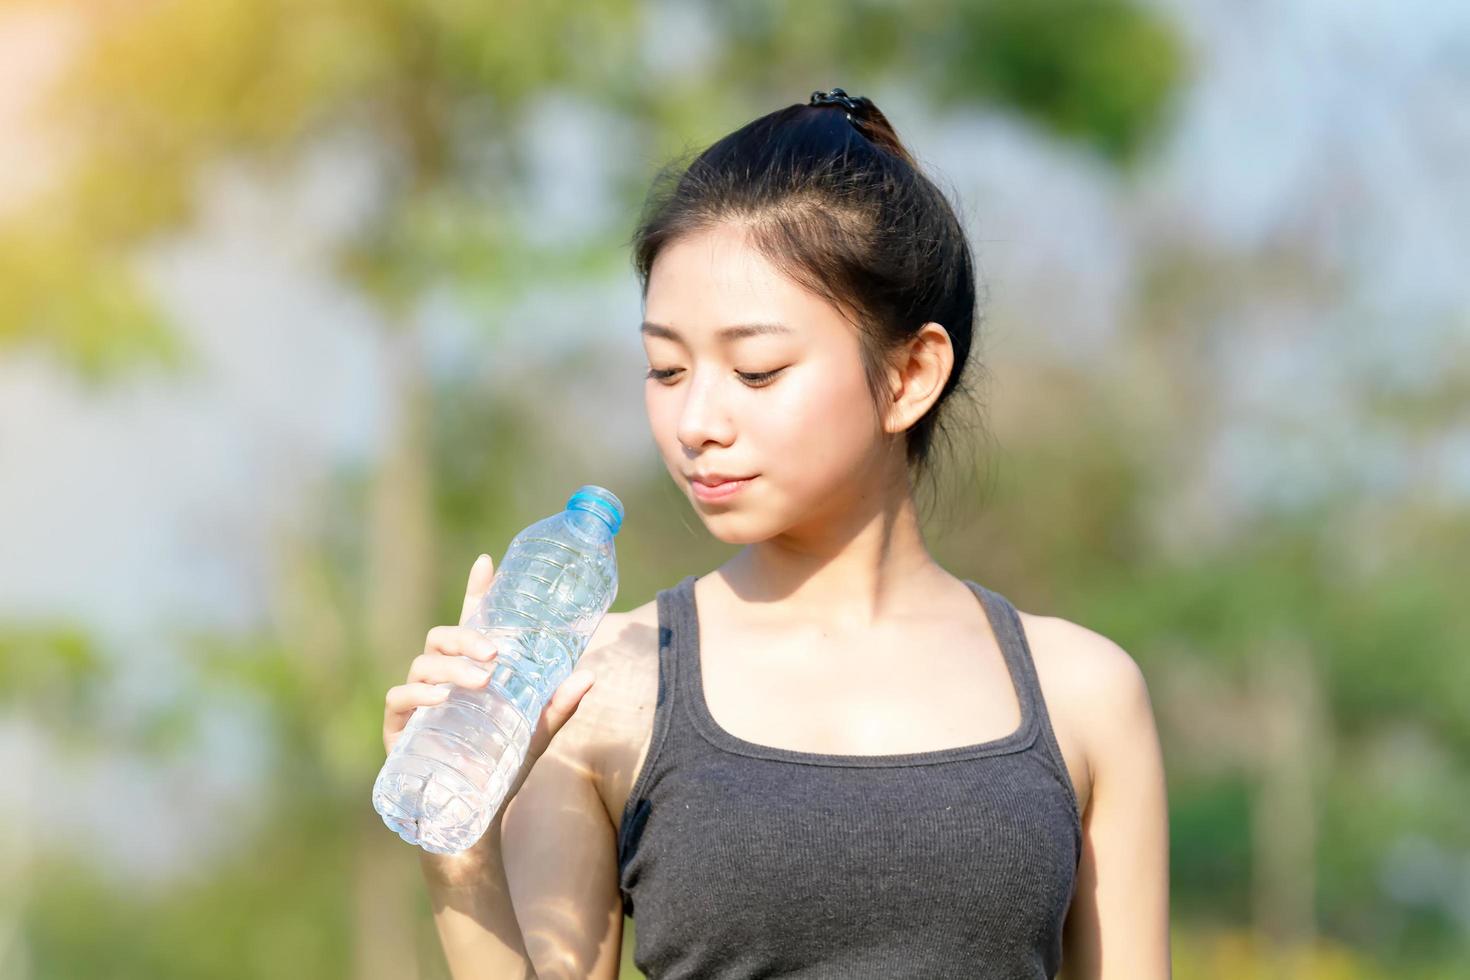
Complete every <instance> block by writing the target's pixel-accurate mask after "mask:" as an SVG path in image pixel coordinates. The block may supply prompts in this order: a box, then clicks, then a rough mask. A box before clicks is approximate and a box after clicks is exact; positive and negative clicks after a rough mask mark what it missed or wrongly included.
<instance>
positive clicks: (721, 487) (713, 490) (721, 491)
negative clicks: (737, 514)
mask: <svg viewBox="0 0 1470 980" xmlns="http://www.w3.org/2000/svg"><path fill="white" fill-rule="evenodd" d="M758 475H759V474H757V476H758ZM754 479H755V477H754V476H748V477H746V478H744V479H743V480H727V481H726V482H724V483H720V484H716V485H715V486H710V485H709V484H707V483H700V482H699V481H698V480H690V481H689V485H690V486H691V487H693V488H694V496H696V497H698V498H699V499H700V500H703V501H706V502H708V501H715V500H724V499H726V498H727V497H733V496H735V494H737V493H739V492H740V491H741V490H743V489H744V488H745V485H746V484H748V483H749V482H750V481H752V480H754Z"/></svg>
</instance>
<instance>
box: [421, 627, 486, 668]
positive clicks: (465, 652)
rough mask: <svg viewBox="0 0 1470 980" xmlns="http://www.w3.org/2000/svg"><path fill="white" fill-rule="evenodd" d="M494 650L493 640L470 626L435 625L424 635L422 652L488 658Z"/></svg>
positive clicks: (479, 658) (477, 658)
mask: <svg viewBox="0 0 1470 980" xmlns="http://www.w3.org/2000/svg"><path fill="white" fill-rule="evenodd" d="M495 650H496V647H495V641H494V640H492V639H490V637H488V636H486V635H485V634H484V633H481V632H480V631H479V630H477V629H474V628H473V627H470V626H435V627H434V628H433V629H431V630H429V633H428V635H427V636H425V637H424V653H442V654H446V655H451V656H460V657H470V658H472V659H475V660H489V659H490V658H492V657H494V656H495Z"/></svg>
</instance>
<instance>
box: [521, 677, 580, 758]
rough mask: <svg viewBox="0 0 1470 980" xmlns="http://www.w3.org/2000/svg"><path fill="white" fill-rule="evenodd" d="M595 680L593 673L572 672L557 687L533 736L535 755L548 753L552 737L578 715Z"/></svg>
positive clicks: (532, 750) (543, 711)
mask: <svg viewBox="0 0 1470 980" xmlns="http://www.w3.org/2000/svg"><path fill="white" fill-rule="evenodd" d="M594 680H596V678H595V677H594V676H593V674H592V671H590V670H587V669H586V668H582V669H579V670H574V671H572V672H571V673H570V674H569V675H567V678H566V680H564V681H562V682H561V683H560V684H559V685H557V688H556V690H555V691H553V692H552V693H551V700H549V701H547V702H546V707H544V708H542V709H541V721H540V724H538V725H537V726H536V734H535V735H534V736H532V740H533V744H532V746H531V752H532V754H533V755H538V756H539V755H540V754H541V753H542V752H544V751H546V746H547V745H549V744H551V737H552V736H553V735H555V734H556V733H557V732H558V731H560V730H561V726H563V725H565V724H566V723H567V720H568V719H569V718H571V717H572V715H573V714H575V713H576V711H577V706H578V705H579V704H581V703H582V698H583V696H584V695H585V694H586V693H587V692H588V691H590V690H591V689H592V683H593V681H594Z"/></svg>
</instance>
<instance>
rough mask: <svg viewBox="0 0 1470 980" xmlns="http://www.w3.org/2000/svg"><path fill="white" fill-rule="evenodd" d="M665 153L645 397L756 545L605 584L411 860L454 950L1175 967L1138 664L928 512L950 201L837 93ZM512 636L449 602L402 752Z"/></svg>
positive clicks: (733, 526)
mask: <svg viewBox="0 0 1470 980" xmlns="http://www.w3.org/2000/svg"><path fill="white" fill-rule="evenodd" d="M664 176H665V178H666V179H662V180H661V181H659V182H656V185H655V192H654V193H653V194H651V195H650V198H649V204H648V206H647V208H646V209H645V213H644V215H643V216H642V221H641V223H640V225H639V228H638V231H637V234H636V235H635V238H634V253H635V263H636V267H637V270H638V274H639V277H640V281H641V284H642V286H643V296H644V317H645V322H644V323H643V325H642V337H643V343H644V345H645V348H646V351H647V355H648V362H649V365H650V371H649V374H648V381H647V383H646V388H645V398H646V404H647V410H648V418H649V423H650V425H651V428H652V432H653V436H654V439H655V441H656V442H657V444H658V448H659V451H660V452H661V453H662V455H663V460H664V464H665V465H666V466H667V467H668V470H669V474H670V475H671V476H672V477H673V479H674V481H675V482H676V483H677V484H678V485H679V487H680V488H681V489H683V490H684V491H685V492H686V493H687V494H688V496H689V499H690V501H691V503H692V505H693V508H694V510H695V511H696V513H698V514H699V516H700V518H701V519H702V520H703V521H704V523H705V526H706V527H708V528H709V530H710V532H711V533H712V534H714V535H715V536H716V537H717V538H719V539H720V540H722V541H727V542H730V543H732V544H739V545H743V548H742V549H741V550H740V551H739V553H738V554H736V555H735V556H734V557H733V558H731V559H730V560H729V561H728V562H726V563H725V564H724V565H722V566H720V567H719V568H717V569H714V570H713V571H711V572H708V573H707V574H704V575H698V576H695V575H690V576H687V577H686V578H684V579H683V580H682V581H680V582H678V583H677V584H675V585H672V586H670V587H668V588H666V589H664V590H662V591H660V592H659V593H658V594H657V596H656V597H655V599H654V600H653V601H652V602H649V603H647V604H645V605H643V606H640V607H639V608H637V609H633V610H630V611H628V612H621V613H609V614H608V615H607V617H606V618H605V619H604V620H603V622H602V624H601V626H600V627H599V629H598V630H597V632H596V633H595V635H594V636H593V637H592V639H591V641H590V643H589V645H588V647H587V650H586V652H585V653H584V655H583V658H582V661H581V663H580V665H579V668H578V670H577V671H576V672H575V673H574V674H573V675H572V676H571V677H569V678H568V679H567V680H566V681H565V682H564V683H563V684H562V686H561V687H560V688H559V689H558V690H557V691H556V693H555V695H554V696H553V698H552V700H551V702H550V704H549V705H548V706H547V708H546V711H545V713H544V714H543V716H542V718H541V722H540V725H539V727H538V730H537V736H536V742H535V744H534V745H533V746H532V748H531V754H530V756H528V758H527V760H526V763H525V766H524V767H523V769H522V771H521V773H520V775H519V776H518V782H517V789H515V790H513V796H512V797H511V799H510V802H509V803H508V804H507V805H506V806H505V807H504V808H503V809H502V811H501V815H500V817H499V818H498V819H497V820H496V822H495V823H494V824H492V825H491V828H490V829H489V830H488V831H487V832H486V834H485V836H484V837H483V838H482V839H481V841H480V843H479V844H478V845H476V847H474V848H472V849H471V850H469V851H467V852H465V853H464V854H461V855H456V856H453V857H444V856H440V855H432V854H428V853H426V852H421V861H422V864H423V869H424V873H425V876H426V879H427V882H428V888H429V893H430V896H431V898H432V901H433V906H434V916H435V921H436V923H437V926H438V930H439V935H440V938H441V940H442V942H443V945H444V950H445V953H446V955H447V958H448V961H449V964H450V966H451V968H452V969H453V971H454V974H455V976H456V977H494V978H503V977H519V976H539V977H594V978H604V980H610V978H613V977H616V976H617V973H618V964H619V959H620V944H621V939H622V929H623V917H624V914H625V912H626V913H627V914H630V915H632V916H633V918H634V925H635V935H636V943H635V950H634V960H635V962H636V963H637V965H638V966H639V967H640V968H641V969H642V970H643V971H644V972H645V973H646V974H647V975H648V976H649V977H650V978H652V980H664V978H676V977H677V978H684V977H696V978H721V977H730V978H736V977H740V978H745V977H777V976H780V977H803V978H817V977H823V978H827V977H830V978H843V980H851V978H861V977H883V978H897V977H926V978H927V977H997V978H1002V977H1003V978H1008V980H1011V978H1021V977H1054V976H1057V975H1061V976H1064V977H1069V978H1083V977H1088V978H1094V977H1103V978H1108V980H1154V978H1161V977H1168V976H1169V975H1170V961H1169V916H1168V829H1167V816H1166V808H1165V788H1164V776H1163V764H1162V759H1161V752H1160V746H1159V743H1158V738H1157V734H1156V730H1155V724H1154V720H1153V716H1152V712H1151V708H1150V704H1149V697H1148V691H1147V688H1146V686H1145V683H1144V679H1143V677H1142V675H1141V674H1140V672H1139V669H1138V667H1137V665H1136V664H1135V663H1134V661H1133V660H1132V658H1131V657H1130V656H1129V655H1128V654H1127V653H1126V652H1124V651H1123V650H1122V649H1120V648H1119V647H1118V646H1117V645H1116V644H1114V643H1113V642H1111V641H1110V640H1108V639H1107V638H1105V637H1103V636H1101V635H1099V634H1097V633H1094V632H1092V631H1090V630H1088V629H1086V628H1084V627H1082V626H1078V625H1075V624H1073V623H1070V622H1067V621H1066V620H1062V619H1058V618H1055V617H1048V616H1041V615H1035V614H1030V613H1023V612H1019V611H1018V610H1017V609H1016V608H1015V607H1014V606H1012V605H1011V603H1010V602H1008V601H1007V600H1006V599H1005V598H1004V597H1003V596H1002V595H1000V594H999V593H997V592H994V591H992V590H990V589H987V588H985V587H983V586H981V585H979V584H977V583H975V582H973V581H970V580H968V579H959V578H956V577H955V576H954V575H951V574H950V573H949V572H947V571H946V570H945V569H944V568H942V567H941V566H940V565H939V564H938V563H937V562H935V560H934V559H933V558H932V557H931V556H930V554H929V551H928V548H927V547H926V545H925V542H924V540H923V537H922V534H921V528H920V521H919V516H918V512H917V509H916V506H915V500H914V492H913V488H914V477H915V475H916V474H919V473H922V472H923V471H924V468H925V466H926V464H927V463H928V462H929V461H930V455H931V450H932V446H933V444H934V436H935V433H936V432H937V431H939V429H938V426H939V424H940V419H941V417H942V410H943V409H944V408H945V406H946V404H947V403H948V402H949V401H950V399H951V398H952V397H953V395H954V393H955V392H956V391H957V390H961V378H962V375H963V374H964V368H965V366H966V364H967V361H968V359H969V354H970V351H971V347H972V340H973V328H974V321H975V318H976V317H975V314H976V311H975V294H976V293H975V281H974V273H973V268H972V262H971V255H970V249H969V246H968V244H967V242H966V240H965V236H964V233H963V231H962V229H961V226H960V224H959V222H958V220H957V219H956V216H955V214H954V211H953V210H952V208H951V207H950V205H949V203H948V202H947V201H946V199H945V197H944V195H943V194H942V193H941V192H940V191H939V190H938V189H937V188H936V186H935V185H934V184H933V183H932V182H931V181H930V180H929V179H928V178H927V177H925V176H924V175H923V174H922V173H921V172H920V170H919V168H918V167H917V166H916V165H915V162H914V160H913V158H912V157H911V156H910V155H909V153H908V152H907V151H906V150H905V149H904V147H903V146H902V144H901V143H900V142H899V140H898V138H897V136H896V135H895V134H894V131H893V129H892V128H891V126H890V125H889V123H888V121H887V119H886V118H885V117H884V116H883V114H882V113H881V112H879V110H878V109H877V108H876V107H875V106H874V105H873V103H872V102H871V101H869V100H868V99H866V98H852V97H849V96H847V95H846V94H845V93H843V92H842V90H841V89H834V90H832V92H831V93H814V94H813V96H812V99H811V101H810V102H809V103H807V104H798V105H793V106H791V107H789V108H785V109H782V110H780V111H777V112H773V113H771V114H770V115H767V116H764V117H762V118H760V119H757V120H756V121H754V122H752V123H750V124H749V125H747V126H745V127H743V128H741V129H739V130H737V131H736V132H734V133H732V134H730V135H729V136H726V137H725V138H723V139H721V140H720V141H718V142H717V143H715V144H714V145H712V146H711V147H709V148H708V149H707V150H705V151H704V152H703V154H702V155H700V156H699V157H698V158H697V159H696V160H695V161H694V162H693V163H692V164H691V165H689V166H688V167H687V168H682V169H677V168H676V169H675V170H672V171H669V172H667V173H666V174H665V175H664ZM492 575H493V570H492V568H491V565H490V561H489V559H488V557H486V556H483V555H482V556H481V557H480V559H479V561H477V562H476V563H475V566H474V567H473V568H472V569H471V572H470V577H469V584H468V588H467V591H466V596H465V610H466V613H468V611H469V610H470V609H472V608H473V607H474V605H475V603H476V602H477V601H478V599H479V597H480V596H481V595H482V594H483V593H484V591H485V590H486V589H487V588H488V586H489V583H490V580H491V577H492ZM461 622H463V620H461ZM494 655H495V651H494V649H493V646H492V645H491V644H490V641H488V640H487V639H485V638H484V637H482V636H481V635H479V634H477V633H475V632H474V631H473V630H471V629H469V628H467V627H464V626H462V625H461V626H458V627H456V626H439V627H436V628H434V629H432V630H430V631H429V633H428V637H427V639H426V643H425V646H424V653H423V654H422V655H421V656H419V657H417V658H416V659H415V660H414V662H413V664H412V665H411V667H410V669H409V672H408V682H407V683H406V684H404V685H401V686H398V687H394V688H393V689H391V690H390V691H389V692H388V696H387V708H386V712H385V720H384V743H385V745H386V746H387V747H389V748H391V746H392V744H393V742H394V741H396V739H397V738H398V736H399V734H400V733H401V731H402V729H403V725H404V723H405V722H406V721H407V718H408V715H409V713H411V712H412V710H413V709H414V708H415V707H417V706H418V705H421V704H429V703H433V702H435V701H437V700H439V699H440V698H442V697H443V690H442V689H440V688H437V687H435V686H434V685H436V684H439V683H442V682H445V681H450V682H453V683H456V684H461V685H464V686H471V687H473V686H479V685H481V684H483V683H484V680H485V674H484V672H483V671H481V670H479V669H478V668H477V667H475V666H474V665H473V663H472V661H474V660H479V661H488V660H491V659H492V658H493V657H494ZM467 658H468V659H467ZM593 678H595V683H594V682H593ZM589 685H590V686H589ZM553 736H555V737H554V738H553ZM1059 971H1061V973H1060V974H1059Z"/></svg>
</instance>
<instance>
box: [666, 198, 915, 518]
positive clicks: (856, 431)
mask: <svg viewBox="0 0 1470 980" xmlns="http://www.w3.org/2000/svg"><path fill="white" fill-rule="evenodd" d="M644 321H645V322H644V325H643V344H644V350H645V352H646V353H647V355H648V365H649V368H650V372H649V378H648V380H647V381H646V382H645V383H644V400H645V402H646V406H647V409H648V420H649V425H650V427H651V429H652V432H653V438H654V441H655V442H656V443H657V444H658V448H659V452H660V453H661V454H662V455H663V458H664V464H665V465H666V466H667V467H668V468H669V473H670V475H671V476H673V478H674V481H675V482H676V483H677V484H678V485H679V486H680V487H681V488H682V489H683V490H684V493H685V494H686V495H687V496H688V497H689V499H690V501H691V502H692V504H693V506H694V509H695V511H696V512H698V513H699V515H700V517H701V518H702V519H703V520H704V522H705V524H706V526H708V527H709V529H710V531H711V533H713V534H714V535H715V536H716V537H717V538H719V539H720V540H722V541H726V542H729V543H739V544H745V543H750V542H754V541H761V540H765V539H767V538H770V537H773V536H775V535H777V534H782V533H785V532H791V531H797V532H798V533H799V530H800V528H802V527H804V526H807V525H810V524H813V523H814V522H820V521H821V520H822V518H824V516H828V515H830V514H831V513H832V512H833V510H834V509H837V510H841V509H844V508H850V507H853V506H854V505H860V504H862V503H864V500H863V498H864V496H869V497H870V496H871V494H872V493H873V488H874V485H875V484H874V479H875V476H882V475H886V474H887V472H888V467H886V466H885V462H886V460H885V450H886V449H891V448H892V445H891V444H892V442H893V439H894V437H893V436H890V435H886V434H885V433H884V432H883V429H882V426H881V425H880V423H879V420H878V418H877V414H876V412H875V410H874V405H873V402H872V397H871V395H870V394H869V391H868V388H867V384H866V382H865V378H864V372H863V364H862V357H861V349H860V345H859V338H858V333H857V330H856V328H854V327H853V326H852V324H850V323H849V322H848V321H847V320H845V319H844V318H843V317H842V314H841V313H840V312H839V311H838V310H837V309H836V308H835V307H833V306H832V305H831V304H830V303H828V302H827V301H826V300H825V299H823V298H822V297H820V296H817V295H815V294H813V293H810V292H808V291H807V290H805V289H803V288H802V287H800V286H798V285H797V284H795V283H794V282H792V281H790V280H789V279H787V278H785V277H784V276H782V275H781V274H780V273H779V272H777V271H776V270H775V269H774V268H773V267H771V266H770V265H769V264H768V263H767V262H766V260H765V259H764V258H762V257H761V256H760V255H759V254H758V253H757V252H755V251H754V250H753V249H751V248H749V247H748V246H747V245H746V244H745V242H744V239H743V236H742V233H741V231H740V230H739V229H738V228H735V227H730V226H722V227H719V228H716V229H715V230H712V231H709V232H705V233H701V234H698V235H694V236H689V237H687V238H684V239H680V240H678V241H675V242H674V243H673V244H671V245H669V246H667V247H665V248H664V250H663V251H662V252H661V253H660V254H659V256H658V258H657V259H656V260H655V262H654V265H653V268H652V270H651V271H650V274H649V281H648V291H647V296H646V300H645V310H644ZM755 325H763V329H760V330H758V331H757V330H749V329H746V328H749V327H752V326H755ZM900 455H901V452H900ZM697 477H711V478H713V477H724V478H746V479H747V481H748V482H745V483H743V484H741V485H739V487H738V488H737V489H735V491H734V492H733V493H728V494H727V495H722V496H715V494H717V493H718V492H719V491H718V490H716V491H715V492H714V493H709V492H706V491H704V490H702V488H700V487H698V486H696V482H695V481H696V478H697ZM728 489H729V488H728V487H727V488H726V490H727V491H728ZM866 502H867V503H869V504H871V503H872V501H871V500H869V501H866Z"/></svg>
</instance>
